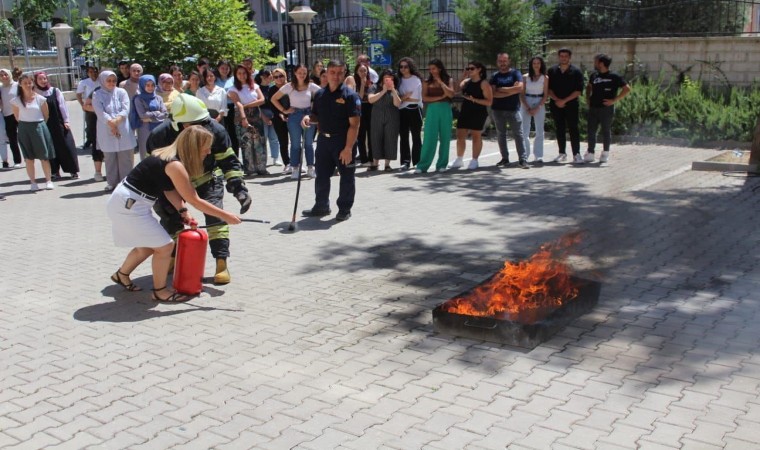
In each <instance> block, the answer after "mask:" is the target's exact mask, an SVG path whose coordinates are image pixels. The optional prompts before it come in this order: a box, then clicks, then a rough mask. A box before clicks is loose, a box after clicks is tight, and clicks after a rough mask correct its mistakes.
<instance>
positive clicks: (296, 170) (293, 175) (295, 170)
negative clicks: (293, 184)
mask: <svg viewBox="0 0 760 450" xmlns="http://www.w3.org/2000/svg"><path fill="white" fill-rule="evenodd" d="M300 173H301V170H299V168H298V167H291V168H290V178H291V179H292V180H297V179H298V174H300Z"/></svg>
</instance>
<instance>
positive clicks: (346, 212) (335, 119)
mask: <svg viewBox="0 0 760 450" xmlns="http://www.w3.org/2000/svg"><path fill="white" fill-rule="evenodd" d="M345 77H346V73H345V65H344V64H343V63H342V62H340V61H336V60H331V61H330V62H328V63H327V83H328V85H327V87H325V88H323V89H320V90H319V91H318V92H317V93H316V95H315V96H314V106H313V107H312V108H311V116H306V117H304V118H303V121H302V122H301V125H302V126H303V127H304V128H305V127H308V126H309V125H310V124H311V122H312V120H313V121H315V122H317V126H318V128H319V137H318V138H317V151H316V161H315V162H316V169H317V179H316V180H315V182H314V190H315V193H316V199H315V201H314V207H313V208H311V209H307V210H305V211H303V215H304V216H307V217H323V216H327V215H330V213H331V211H330V177H331V176H332V174H333V173H334V171H335V167H336V166H337V168H338V172H339V173H340V193H339V194H338V214H337V215H336V216H335V220H337V221H339V222H342V221H344V220H348V219H349V218H350V217H351V207H352V206H353V205H354V195H355V194H356V184H355V177H354V172H355V171H356V167H355V166H354V151H353V148H354V142H356V136H357V135H358V134H359V121H360V116H361V111H362V102H361V99H359V96H358V95H356V92H354V91H353V90H351V89H349V88H347V87H346V86H345V85H344V84H343V80H344V79H345Z"/></svg>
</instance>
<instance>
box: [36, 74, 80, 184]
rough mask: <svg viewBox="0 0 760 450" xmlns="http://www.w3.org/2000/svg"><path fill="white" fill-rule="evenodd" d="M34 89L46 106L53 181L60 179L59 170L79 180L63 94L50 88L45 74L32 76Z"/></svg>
mask: <svg viewBox="0 0 760 450" xmlns="http://www.w3.org/2000/svg"><path fill="white" fill-rule="evenodd" d="M34 88H35V89H34V90H35V92H37V93H38V94H40V95H41V96H43V97H45V99H46V100H47V104H48V112H49V114H48V119H47V127H48V130H49V131H50V136H51V137H52V138H53V146H54V147H55V158H53V159H52V160H50V167H51V170H52V172H53V175H52V177H53V180H57V179H59V178H61V174H60V170H61V169H63V171H64V172H66V173H69V174H71V178H73V179H77V178H79V160H78V159H77V146H76V144H75V143H74V134H73V133H72V132H71V127H70V126H69V110H68V108H66V100H65V99H64V98H63V93H62V92H61V91H60V89H56V88H54V87H52V86H50V81H49V80H48V77H47V74H46V73H45V72H36V73H35V74H34Z"/></svg>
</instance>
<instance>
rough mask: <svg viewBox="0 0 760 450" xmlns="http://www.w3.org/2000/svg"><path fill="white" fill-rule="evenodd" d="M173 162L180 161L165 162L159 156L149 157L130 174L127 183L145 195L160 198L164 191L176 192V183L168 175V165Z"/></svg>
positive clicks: (175, 159)
mask: <svg viewBox="0 0 760 450" xmlns="http://www.w3.org/2000/svg"><path fill="white" fill-rule="evenodd" d="M172 161H179V159H177V158H176V157H175V158H174V159H172V160H171V161H164V160H163V159H161V158H159V157H158V156H148V157H147V158H145V159H143V160H142V161H140V163H139V164H138V165H137V166H135V168H134V169H132V171H131V172H129V174H128V175H127V178H126V182H127V183H129V184H130V185H131V186H132V187H134V188H135V189H137V190H138V191H140V192H142V193H143V194H148V195H150V196H153V197H160V196H161V194H162V193H163V192H164V191H173V190H174V183H172V180H171V178H169V175H167V174H166V165H167V164H169V163H170V162H172Z"/></svg>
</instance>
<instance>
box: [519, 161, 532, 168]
mask: <svg viewBox="0 0 760 450" xmlns="http://www.w3.org/2000/svg"><path fill="white" fill-rule="evenodd" d="M517 165H518V166H520V168H521V169H530V166H529V165H528V162H527V161H520V162H519V163H517Z"/></svg>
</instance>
